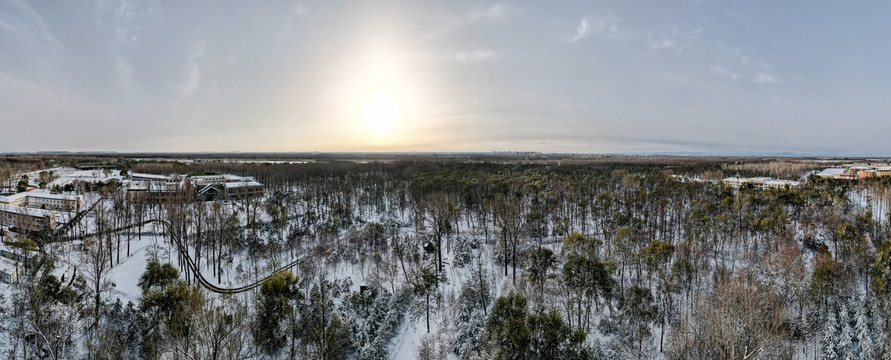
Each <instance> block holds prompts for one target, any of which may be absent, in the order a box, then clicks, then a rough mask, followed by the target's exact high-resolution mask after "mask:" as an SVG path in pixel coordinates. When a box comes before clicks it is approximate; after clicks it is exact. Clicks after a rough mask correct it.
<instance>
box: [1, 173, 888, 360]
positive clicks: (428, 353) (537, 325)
mask: <svg viewBox="0 0 891 360" xmlns="http://www.w3.org/2000/svg"><path fill="white" fill-rule="evenodd" d="M84 162H90V163H96V162H102V163H104V164H106V165H113V166H114V170H104V171H105V172H106V173H107V172H108V171H113V172H114V173H115V174H117V175H118V176H119V177H120V178H122V179H126V177H127V176H128V174H133V173H137V172H138V173H147V174H237V175H240V176H251V177H253V178H255V179H256V181H258V182H260V183H262V184H263V186H264V194H263V195H262V196H259V197H245V198H240V199H231V200H225V201H202V200H194V199H174V198H171V199H170V200H169V201H166V202H156V203H147V202H135V201H131V199H130V198H129V197H128V196H127V188H126V187H125V186H122V185H121V182H120V181H117V180H109V181H100V182H95V183H85V182H79V183H74V184H73V185H72V186H68V187H66V188H58V189H55V191H60V192H62V193H70V194H80V195H83V196H84V199H85V202H86V205H88V206H89V211H88V212H87V213H86V214H85V216H84V217H83V218H82V219H79V222H78V223H77V224H72V226H71V228H70V230H69V233H68V234H65V235H66V236H63V237H51V236H48V234H47V233H46V232H39V231H35V232H22V233H15V232H11V233H10V234H9V235H8V236H5V237H4V238H3V244H4V245H5V246H6V248H7V249H9V252H12V253H14V255H15V256H13V257H14V258H15V259H18V260H17V262H18V261H20V262H21V263H20V264H17V266H18V265H20V266H21V270H19V272H18V279H17V281H13V282H12V283H11V284H9V285H6V284H4V285H0V289H2V291H0V295H2V304H3V306H2V309H0V311H2V318H3V319H4V321H2V322H0V326H2V328H0V351H3V352H5V354H6V356H7V357H8V358H10V359H325V360H333V359H460V360H467V359H864V360H865V359H888V358H889V354H891V338H889V335H888V329H889V326H891V322H889V321H891V297H889V295H888V292H889V291H891V240H889V239H891V217H889V209H891V191H889V190H891V178H887V177H886V178H871V179H862V180H846V179H845V180H835V179H821V178H818V177H816V176H813V174H814V172H815V171H819V170H821V169H822V168H823V167H826V166H827V165H826V164H825V163H822V162H817V161H813V160H809V159H800V160H799V159H760V158H740V159H729V160H728V159H712V158H692V157H691V158H682V159H678V158H670V157H665V158H660V157H652V158H631V159H621V158H617V159H600V160H597V161H583V160H578V161H569V160H566V161H532V160H527V159H525V158H516V159H507V160H505V159H502V158H491V159H487V158H483V159H473V160H461V159H458V160H456V159H435V158H406V159H396V160H387V161H383V160H377V159H371V160H369V161H345V160H338V159H328V158H321V159H318V160H315V161H295V162H282V161H268V162H266V161H262V160H257V161H211V160H203V161H198V160H196V161H177V160H169V159H168V160H164V161H160V160H152V159H138V158H126V157H119V158H98V159H96V158H90V159H81V158H77V157H73V156H72V157H64V156H63V157H53V158H50V157H34V158H28V159H25V160H21V159H20V161H16V162H12V161H9V160H8V159H7V161H6V162H5V163H2V164H0V178H2V179H0V182H2V184H0V185H2V187H3V188H5V189H14V188H15V186H16V185H15V184H16V182H17V181H19V178H20V175H19V174H21V173H23V172H25V171H35V170H40V169H48V168H52V167H54V166H63V165H64V166H76V165H79V164H83V163H84ZM739 174H741V175H744V176H773V177H778V178H792V179H796V180H801V181H802V183H801V187H800V189H794V190H759V189H754V188H751V187H743V188H740V189H736V188H730V187H727V186H725V185H723V184H722V182H721V179H722V178H723V177H724V176H737V175H739ZM48 180H49V182H48V183H49V184H51V181H52V179H48ZM69 220H70V219H69Z"/></svg>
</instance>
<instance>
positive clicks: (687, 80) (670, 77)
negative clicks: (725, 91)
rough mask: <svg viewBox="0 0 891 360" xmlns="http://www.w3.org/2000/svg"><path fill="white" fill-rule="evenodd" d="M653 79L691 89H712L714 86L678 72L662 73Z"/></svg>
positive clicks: (654, 75)
mask: <svg viewBox="0 0 891 360" xmlns="http://www.w3.org/2000/svg"><path fill="white" fill-rule="evenodd" d="M652 78H653V79H654V80H658V81H663V82H672V83H678V84H683V85H687V86H690V87H695V88H700V89H711V88H712V85H710V84H708V83H705V82H702V81H699V80H698V79H695V78H692V77H689V76H687V75H683V74H680V73H676V72H671V71H664V72H660V73H656V74H653V76H652Z"/></svg>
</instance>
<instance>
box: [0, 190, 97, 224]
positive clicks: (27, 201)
mask: <svg viewBox="0 0 891 360" xmlns="http://www.w3.org/2000/svg"><path fill="white" fill-rule="evenodd" d="M83 201H84V199H83V196H81V195H61V194H53V193H50V192H48V191H45V190H34V189H32V190H29V191H26V192H21V193H15V194H2V195H0V223H2V224H3V225H6V226H11V227H14V228H18V229H23V230H40V229H55V227H56V214H55V213H54V212H52V211H49V210H56V211H72V212H76V211H80V209H81V207H83Z"/></svg>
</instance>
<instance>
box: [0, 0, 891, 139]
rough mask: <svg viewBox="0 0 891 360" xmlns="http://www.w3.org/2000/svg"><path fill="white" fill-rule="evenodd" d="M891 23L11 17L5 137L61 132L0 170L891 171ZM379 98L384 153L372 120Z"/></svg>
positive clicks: (6, 13) (722, 13)
mask: <svg viewBox="0 0 891 360" xmlns="http://www.w3.org/2000/svg"><path fill="white" fill-rule="evenodd" d="M797 7H800V8H802V9H804V8H807V10H808V14H809V15H808V16H806V17H805V16H799V17H789V16H779V15H778V14H788V13H789V10H790V9H795V8H797ZM888 10H891V4H870V5H867V4H847V3H846V4H824V5H823V6H820V7H814V6H813V5H812V4H809V3H805V2H792V3H788V2H784V3H782V4H780V3H771V4H767V5H765V4H749V3H733V4H712V3H700V2H689V3H682V4H677V5H676V6H672V7H671V9H670V11H667V9H654V8H653V6H652V5H645V4H637V3H633V2H626V1H607V2H602V3H598V4H596V5H595V4H591V3H589V2H586V1H567V2H563V3H561V4H560V6H553V4H548V3H538V2H526V3H515V2H503V1H494V2H493V1H484V2H477V1H458V2H446V1H425V2H410V3H406V2H399V1H382V2H367V1H347V2H329V1H312V0H302V1H299V2H272V3H233V4H227V6H222V5H221V6H212V5H199V4H194V3H189V2H155V1H118V2H107V1H99V0H96V1H78V2H63V3H45V2H28V1H20V0H15V1H6V2H0V48H2V49H3V51H2V52H0V108H3V109H4V111H3V117H4V122H3V124H4V131H5V132H6V133H8V134H26V133H33V132H34V129H35V128H40V129H47V130H45V131H41V136H40V137H36V138H35V137H25V136H9V137H7V139H6V140H5V141H4V142H3V143H2V144H0V151H37V150H119V151H205V150H209V151H228V150H241V151H309V150H319V151H353V150H368V149H374V150H386V149H399V150H419V151H452V150H454V151H461V150H484V151H485V150H540V151H561V152H562V151H644V152H646V151H707V152H708V151H711V152H722V153H733V152H735V151H740V152H751V151H754V150H752V149H758V150H759V152H760V153H764V152H793V153H795V152H804V153H811V154H821V153H823V152H829V153H832V154H839V155H849V154H875V153H886V152H888V151H889V150H891V145H886V143H887V142H885V141H884V139H882V138H880V136H881V134H886V133H888V132H891V122H888V121H887V118H888V117H889V116H891V114H888V110H887V106H886V99H887V98H889V97H891V85H888V84H891V73H889V72H888V71H887V70H886V68H887V64H886V62H885V61H884V60H883V59H887V58H888V57H891V43H888V42H887V41H884V39H882V38H880V34H887V33H891V23H888V22H887V21H886V20H885V19H884V18H883V17H882V16H881V14H887V13H888ZM840 17H841V18H853V19H857V21H856V22H845V23H840V22H838V21H837V19H838V18H840ZM381 92H385V93H387V94H390V95H391V96H392V97H393V98H394V99H395V101H396V102H398V104H399V107H400V108H399V110H400V113H401V114H402V119H401V122H400V126H399V127H398V128H397V129H396V130H394V134H393V136H392V139H389V140H388V141H389V142H386V143H383V142H379V141H378V140H377V139H376V138H373V137H371V136H369V135H368V130H367V129H366V128H365V127H364V125H363V124H362V119H361V116H362V109H363V106H364V105H365V103H366V102H367V101H368V99H369V98H370V97H371V96H373V95H374V94H377V93H381ZM851 128H857V129H871V130H870V131H869V132H866V133H863V134H861V135H859V136H858V137H856V138H855V137H845V136H841V135H839V134H845V133H847V132H849V130H850V129H851ZM765 129H779V130H778V131H780V130H781V131H782V136H780V135H777V134H775V133H771V132H770V131H765ZM793 130H794V131H793ZM778 139H781V140H778ZM821 149H822V150H821ZM761 150H763V151H761Z"/></svg>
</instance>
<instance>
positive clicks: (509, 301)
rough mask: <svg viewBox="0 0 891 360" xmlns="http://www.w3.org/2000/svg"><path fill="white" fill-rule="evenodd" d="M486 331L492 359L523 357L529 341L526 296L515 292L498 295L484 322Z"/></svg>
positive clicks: (509, 359)
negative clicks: (490, 312) (487, 319)
mask: <svg viewBox="0 0 891 360" xmlns="http://www.w3.org/2000/svg"><path fill="white" fill-rule="evenodd" d="M486 333H487V334H488V335H487V336H488V343H489V347H490V351H491V353H492V356H493V358H494V359H498V360H514V359H525V358H526V355H527V353H528V349H529V341H530V339H529V337H530V330H529V327H528V326H527V325H526V297H524V296H523V295H520V294H517V293H510V294H508V295H507V296H502V297H499V298H498V300H496V301H495V307H494V308H493V309H492V314H490V315H489V321H487V322H486Z"/></svg>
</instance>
